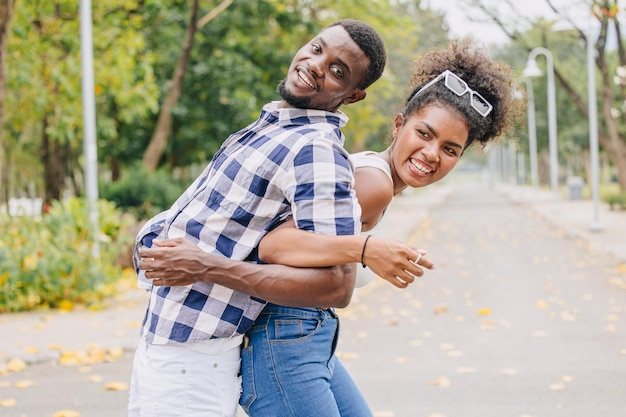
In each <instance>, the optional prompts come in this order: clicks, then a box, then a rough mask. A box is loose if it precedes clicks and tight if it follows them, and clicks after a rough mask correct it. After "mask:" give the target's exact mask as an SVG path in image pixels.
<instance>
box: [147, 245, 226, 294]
mask: <svg viewBox="0 0 626 417" xmlns="http://www.w3.org/2000/svg"><path fill="white" fill-rule="evenodd" d="M152 243H153V245H154V246H153V247H152V248H150V249H148V248H142V249H139V257H140V261H139V268H140V269H143V270H144V271H146V272H145V276H146V278H149V279H151V280H152V282H153V284H154V285H157V286H183V285H189V284H193V283H194V282H198V281H202V280H203V279H206V278H207V277H208V274H207V271H208V270H209V269H210V265H207V262H208V261H211V259H213V260H215V261H216V262H217V261H219V258H220V257H219V256H216V255H211V254H208V253H206V252H204V251H203V250H202V249H200V248H199V247H198V246H196V245H195V244H193V243H191V242H190V241H188V240H187V239H183V238H176V239H167V240H154V241H153V242H152Z"/></svg>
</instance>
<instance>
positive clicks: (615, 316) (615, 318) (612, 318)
mask: <svg viewBox="0 0 626 417" xmlns="http://www.w3.org/2000/svg"><path fill="white" fill-rule="evenodd" d="M619 320H620V316H619V314H609V315H608V316H607V317H606V321H619Z"/></svg>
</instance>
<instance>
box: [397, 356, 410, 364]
mask: <svg viewBox="0 0 626 417" xmlns="http://www.w3.org/2000/svg"><path fill="white" fill-rule="evenodd" d="M410 360H411V359H410V358H408V357H406V356H398V357H397V358H396V359H395V362H396V363H409V362H410Z"/></svg>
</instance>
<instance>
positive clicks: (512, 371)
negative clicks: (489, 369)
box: [500, 368, 517, 375]
mask: <svg viewBox="0 0 626 417" xmlns="http://www.w3.org/2000/svg"><path fill="white" fill-rule="evenodd" d="M500 374H501V375H517V369H514V368H504V369H500Z"/></svg>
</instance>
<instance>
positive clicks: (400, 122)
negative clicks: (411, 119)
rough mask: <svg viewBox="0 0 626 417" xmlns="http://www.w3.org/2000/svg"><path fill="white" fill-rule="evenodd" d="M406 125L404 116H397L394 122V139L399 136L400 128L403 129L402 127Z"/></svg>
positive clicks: (400, 114) (399, 114)
mask: <svg viewBox="0 0 626 417" xmlns="http://www.w3.org/2000/svg"><path fill="white" fill-rule="evenodd" d="M403 124H404V116H403V115H402V113H398V114H396V117H395V119H394V120H393V139H394V140H395V139H396V136H398V132H399V131H400V128H401V127H402V125H403Z"/></svg>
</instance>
